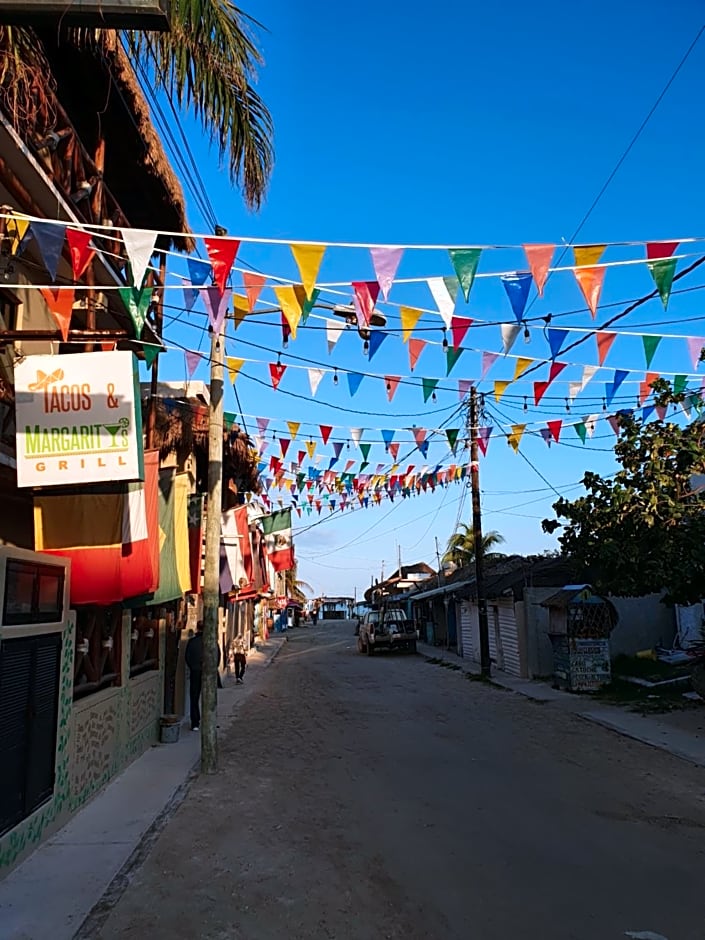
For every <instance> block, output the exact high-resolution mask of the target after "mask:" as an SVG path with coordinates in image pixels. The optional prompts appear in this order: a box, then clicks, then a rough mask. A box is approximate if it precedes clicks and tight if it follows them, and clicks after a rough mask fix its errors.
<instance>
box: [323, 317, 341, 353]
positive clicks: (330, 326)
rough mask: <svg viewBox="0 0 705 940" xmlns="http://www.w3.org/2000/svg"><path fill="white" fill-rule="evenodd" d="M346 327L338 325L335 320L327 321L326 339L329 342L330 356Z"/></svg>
mask: <svg viewBox="0 0 705 940" xmlns="http://www.w3.org/2000/svg"><path fill="white" fill-rule="evenodd" d="M344 329H345V327H344V326H343V324H342V323H336V322H335V320H326V339H327V340H328V355H330V354H331V353H332V352H333V348H334V347H335V344H336V343H337V342H338V340H339V339H340V334H341V333H342V332H343V330H344Z"/></svg>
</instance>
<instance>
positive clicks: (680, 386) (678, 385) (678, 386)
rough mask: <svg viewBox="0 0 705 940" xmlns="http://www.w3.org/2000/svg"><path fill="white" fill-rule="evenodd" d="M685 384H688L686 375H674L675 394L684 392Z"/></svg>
mask: <svg viewBox="0 0 705 940" xmlns="http://www.w3.org/2000/svg"><path fill="white" fill-rule="evenodd" d="M687 386H688V376H687V375H675V376H674V377H673V391H674V393H675V394H676V395H680V394H681V392H684V391H685V390H686V388H687Z"/></svg>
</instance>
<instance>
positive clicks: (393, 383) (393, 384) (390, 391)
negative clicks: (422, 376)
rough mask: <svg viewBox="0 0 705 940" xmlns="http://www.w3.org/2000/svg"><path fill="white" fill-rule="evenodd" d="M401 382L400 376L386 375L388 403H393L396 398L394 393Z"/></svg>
mask: <svg viewBox="0 0 705 940" xmlns="http://www.w3.org/2000/svg"><path fill="white" fill-rule="evenodd" d="M400 380H401V376H400V375H385V377H384V384H385V385H386V386H387V401H391V400H392V399H393V398H394V393H395V392H396V390H397V385H398V384H399V382H400Z"/></svg>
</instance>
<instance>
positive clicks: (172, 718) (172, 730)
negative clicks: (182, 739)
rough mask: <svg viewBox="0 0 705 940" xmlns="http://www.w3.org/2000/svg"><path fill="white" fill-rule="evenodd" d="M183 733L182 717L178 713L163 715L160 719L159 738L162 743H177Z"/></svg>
mask: <svg viewBox="0 0 705 940" xmlns="http://www.w3.org/2000/svg"><path fill="white" fill-rule="evenodd" d="M180 733H181V719H180V718H179V716H178V715H162V717H161V719H160V721H159V740H160V741H161V743H162V744H176V742H177V741H178V740H179V734H180Z"/></svg>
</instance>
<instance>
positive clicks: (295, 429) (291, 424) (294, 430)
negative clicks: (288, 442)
mask: <svg viewBox="0 0 705 940" xmlns="http://www.w3.org/2000/svg"><path fill="white" fill-rule="evenodd" d="M286 424H287V427H288V428H289V434H291V439H292V441H295V440H296V435H297V434H298V433H299V428H300V427H301V422H300V421H287V422H286Z"/></svg>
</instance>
